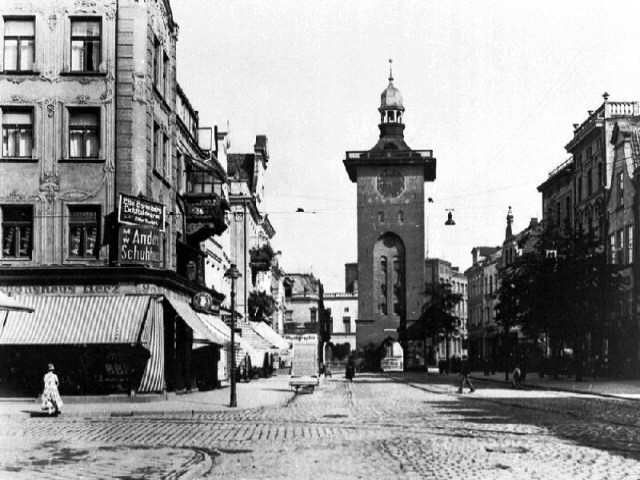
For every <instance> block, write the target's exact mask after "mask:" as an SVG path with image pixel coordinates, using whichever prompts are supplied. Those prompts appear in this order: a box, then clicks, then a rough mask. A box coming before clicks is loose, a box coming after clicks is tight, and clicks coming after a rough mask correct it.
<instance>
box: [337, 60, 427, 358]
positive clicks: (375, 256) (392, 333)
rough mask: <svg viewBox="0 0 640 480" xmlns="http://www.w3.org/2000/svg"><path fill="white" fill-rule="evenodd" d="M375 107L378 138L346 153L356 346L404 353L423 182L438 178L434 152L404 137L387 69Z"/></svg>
mask: <svg viewBox="0 0 640 480" xmlns="http://www.w3.org/2000/svg"><path fill="white" fill-rule="evenodd" d="M390 62H391V61H390ZM378 110H379V112H380V124H379V125H378V127H379V129H380V139H379V140H378V143H376V144H375V145H374V147H373V148H372V149H371V150H365V151H349V152H346V158H345V160H344V165H345V167H346V169H347V173H348V174H349V178H350V179H351V181H352V182H356V183H357V185H358V193H357V198H358V322H357V326H356V345H357V348H358V350H360V349H362V348H364V347H365V346H367V345H368V344H374V345H376V346H378V345H381V344H383V343H385V345H386V347H387V356H396V357H397V356H398V352H400V353H399V354H400V357H401V356H402V355H401V350H400V349H398V347H397V340H398V332H397V329H398V327H400V326H401V324H403V322H405V321H406V324H407V325H410V324H411V323H412V322H413V321H415V320H417V319H418V317H419V316H420V314H421V311H422V305H423V303H424V288H425V286H424V259H425V240H424V239H425V229H424V228H425V227H424V218H425V216H424V198H425V195H424V183H425V182H427V181H433V180H435V177H436V159H435V158H433V152H432V151H431V150H412V149H411V148H410V147H409V146H408V145H407V144H406V143H405V141H404V123H403V118H402V117H403V114H404V106H403V104H402V95H401V93H400V91H399V90H398V89H397V88H396V87H395V86H394V85H393V74H392V70H391V68H390V69H389V86H387V88H386V89H385V90H384V91H383V92H382V95H381V102H380V108H379V109H378Z"/></svg>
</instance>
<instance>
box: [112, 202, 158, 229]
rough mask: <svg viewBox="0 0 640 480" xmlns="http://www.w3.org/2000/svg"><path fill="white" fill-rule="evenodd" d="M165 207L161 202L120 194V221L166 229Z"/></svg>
mask: <svg viewBox="0 0 640 480" xmlns="http://www.w3.org/2000/svg"><path fill="white" fill-rule="evenodd" d="M165 218H166V217H165V208H164V205H162V204H161V203H156V202H150V201H149V200H145V199H143V198H138V197H132V196H129V195H124V194H120V203H119V208H118V222H119V223H125V224H128V225H141V226H146V227H153V228H157V229H158V230H162V231H164V223H165Z"/></svg>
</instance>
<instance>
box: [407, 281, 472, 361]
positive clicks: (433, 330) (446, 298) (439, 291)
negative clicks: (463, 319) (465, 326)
mask: <svg viewBox="0 0 640 480" xmlns="http://www.w3.org/2000/svg"><path fill="white" fill-rule="evenodd" d="M425 295H426V296H427V301H426V303H425V304H424V306H423V307H422V314H421V315H420V318H419V319H418V321H416V322H415V323H413V324H412V325H410V326H409V327H408V328H403V327H402V326H401V328H399V329H398V334H399V337H400V338H401V343H402V340H404V344H403V345H402V347H403V349H404V350H405V352H406V350H407V349H406V347H405V344H406V343H407V341H408V340H425V339H426V338H427V337H430V336H433V337H435V338H439V337H441V336H442V337H444V338H445V341H446V349H447V358H449V360H451V355H450V351H449V339H450V338H451V336H452V335H454V334H457V333H459V331H460V330H459V329H460V319H459V318H458V317H457V316H455V315H454V313H453V311H454V308H455V306H456V305H457V304H458V303H460V302H461V301H462V294H459V293H453V291H452V290H451V284H450V283H448V282H447V283H445V282H441V283H437V284H427V285H426V287H425ZM405 364H406V358H405Z"/></svg>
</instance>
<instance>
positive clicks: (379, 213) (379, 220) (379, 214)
mask: <svg viewBox="0 0 640 480" xmlns="http://www.w3.org/2000/svg"><path fill="white" fill-rule="evenodd" d="M378 222H380V223H382V222H384V212H382V211H380V212H378Z"/></svg>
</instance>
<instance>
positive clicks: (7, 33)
mask: <svg viewBox="0 0 640 480" xmlns="http://www.w3.org/2000/svg"><path fill="white" fill-rule="evenodd" d="M35 31H36V29H35V22H34V21H33V20H5V21H4V70H5V71H10V72H12V71H15V72H30V71H33V63H34V59H35V45H36V36H35Z"/></svg>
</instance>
